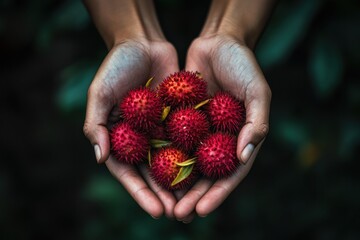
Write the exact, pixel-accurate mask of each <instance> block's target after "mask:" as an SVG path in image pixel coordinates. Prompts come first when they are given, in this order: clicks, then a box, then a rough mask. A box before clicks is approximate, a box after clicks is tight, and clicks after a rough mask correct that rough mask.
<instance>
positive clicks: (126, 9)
mask: <svg viewBox="0 0 360 240" xmlns="http://www.w3.org/2000/svg"><path fill="white" fill-rule="evenodd" d="M83 1H84V3H85V5H86V7H87V9H88V11H89V13H90V15H91V17H92V19H93V21H94V23H95V26H96V28H97V29H98V31H99V33H100V35H101V37H102V38H103V40H104V41H105V44H106V46H107V47H108V49H111V48H112V47H113V46H114V45H117V44H119V43H121V42H124V41H127V40H128V39H147V40H149V41H163V40H165V37H164V35H163V33H162V31H161V27H160V24H159V22H158V20H157V17H156V12H155V8H154V6H153V2H152V1H151V0H147V1H143V0H131V1H128V0H106V1H103V0H83Z"/></svg>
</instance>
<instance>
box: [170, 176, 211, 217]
mask: <svg viewBox="0 0 360 240" xmlns="http://www.w3.org/2000/svg"><path fill="white" fill-rule="evenodd" d="M212 184H213V182H212V181H211V180H209V179H200V180H199V181H198V182H197V183H196V184H195V185H194V186H193V187H192V188H191V189H190V190H189V191H188V192H187V193H186V194H185V195H184V196H183V197H182V198H181V200H180V201H179V202H178V203H177V204H176V206H175V209H174V215H175V217H176V219H177V220H179V221H183V220H184V219H186V218H187V217H189V216H190V215H191V213H192V212H193V211H194V210H195V207H196V204H197V203H198V201H199V200H200V199H201V198H202V197H203V196H204V194H205V193H206V192H207V191H208V190H209V189H210V187H211V185H212Z"/></svg>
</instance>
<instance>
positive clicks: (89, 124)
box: [83, 84, 113, 163]
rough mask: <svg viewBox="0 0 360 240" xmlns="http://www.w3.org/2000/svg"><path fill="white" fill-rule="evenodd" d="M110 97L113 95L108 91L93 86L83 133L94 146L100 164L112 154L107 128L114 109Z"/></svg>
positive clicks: (89, 92) (90, 90)
mask: <svg viewBox="0 0 360 240" xmlns="http://www.w3.org/2000/svg"><path fill="white" fill-rule="evenodd" d="M110 96H111V94H107V93H106V89H104V88H98V87H97V85H96V84H92V85H91V86H90V88H89V91H88V101H87V106H86V116H85V122H84V127H83V131H84V134H85V136H86V137H87V138H88V139H89V140H90V142H91V144H92V145H93V146H94V151H95V157H96V161H97V162H98V163H103V162H105V161H106V160H107V159H108V158H109V154H110V139H109V132H108V130H107V127H106V125H107V120H108V116H109V113H110V111H111V109H112V107H113V106H112V105H111V103H112V102H113V101H111V100H110V99H109V98H110Z"/></svg>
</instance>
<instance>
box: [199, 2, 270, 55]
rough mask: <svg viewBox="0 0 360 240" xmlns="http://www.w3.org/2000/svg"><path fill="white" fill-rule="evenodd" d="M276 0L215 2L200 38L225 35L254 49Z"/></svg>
mask: <svg viewBox="0 0 360 240" xmlns="http://www.w3.org/2000/svg"><path fill="white" fill-rule="evenodd" d="M273 5H274V0H251V1H250V0H249V1H245V0H244V1H237V0H213V2H212V5H211V7H210V11H209V14H208V17H207V20H206V23H205V25H204V28H203V30H202V32H201V35H200V36H204V37H206V36H214V35H225V36H231V37H232V38H234V39H236V40H238V41H239V42H242V43H243V44H244V45H246V46H247V47H249V48H251V49H253V48H254V47H255V45H256V42H257V40H258V38H259V36H260V34H261V32H262V30H263V28H264V26H265V23H266V21H267V19H268V17H269V15H270V12H271V10H272V8H273Z"/></svg>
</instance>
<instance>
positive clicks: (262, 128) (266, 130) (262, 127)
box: [258, 123, 269, 138]
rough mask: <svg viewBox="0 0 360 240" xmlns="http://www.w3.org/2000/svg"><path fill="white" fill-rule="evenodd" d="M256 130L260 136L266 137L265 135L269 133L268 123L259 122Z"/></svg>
mask: <svg viewBox="0 0 360 240" xmlns="http://www.w3.org/2000/svg"><path fill="white" fill-rule="evenodd" d="M258 132H259V135H260V137H261V138H264V137H266V135H267V134H268V133H269V124H267V123H263V124H261V125H260V127H259V131H258Z"/></svg>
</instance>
